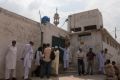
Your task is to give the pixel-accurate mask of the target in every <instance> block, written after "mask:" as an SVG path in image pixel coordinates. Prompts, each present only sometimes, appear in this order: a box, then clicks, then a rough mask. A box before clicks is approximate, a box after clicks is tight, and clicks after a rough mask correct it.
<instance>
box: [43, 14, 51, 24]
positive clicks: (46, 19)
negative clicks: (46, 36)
mask: <svg viewBox="0 0 120 80" xmlns="http://www.w3.org/2000/svg"><path fill="white" fill-rule="evenodd" d="M47 22H50V18H49V17H48V16H44V17H42V24H46V23H47Z"/></svg>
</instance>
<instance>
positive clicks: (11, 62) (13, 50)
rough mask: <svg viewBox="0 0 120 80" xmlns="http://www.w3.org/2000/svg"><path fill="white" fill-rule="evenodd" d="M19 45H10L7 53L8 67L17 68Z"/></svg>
mask: <svg viewBox="0 0 120 80" xmlns="http://www.w3.org/2000/svg"><path fill="white" fill-rule="evenodd" d="M16 59H17V47H13V46H9V47H8V50H7V55H6V68H7V69H16V61H17V60H16Z"/></svg>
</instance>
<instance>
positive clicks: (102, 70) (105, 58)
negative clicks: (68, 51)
mask: <svg viewBox="0 0 120 80" xmlns="http://www.w3.org/2000/svg"><path fill="white" fill-rule="evenodd" d="M95 57H96V59H97V62H98V65H99V69H98V72H99V74H106V76H107V77H108V78H109V77H112V78H113V77H115V76H117V79H108V80H120V79H119V74H120V72H119V68H118V67H117V66H116V62H115V61H113V62H112V63H110V59H111V57H112V55H111V54H110V53H108V49H106V48H105V49H104V50H102V51H101V52H99V53H97V54H95V53H94V52H93V50H92V48H89V52H88V53H87V54H86V55H85V52H83V50H82V49H81V48H79V50H78V52H77V61H78V74H79V75H81V74H82V75H84V74H85V66H87V70H86V73H87V74H91V75H93V72H94V59H95ZM85 58H86V59H87V65H85V62H84V60H85Z"/></svg>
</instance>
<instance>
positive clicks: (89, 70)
mask: <svg viewBox="0 0 120 80" xmlns="http://www.w3.org/2000/svg"><path fill="white" fill-rule="evenodd" d="M95 56H96V55H95V53H93V51H92V48H90V49H89V52H88V53H87V55H86V57H87V62H88V67H87V74H91V75H93V68H94V57H95Z"/></svg>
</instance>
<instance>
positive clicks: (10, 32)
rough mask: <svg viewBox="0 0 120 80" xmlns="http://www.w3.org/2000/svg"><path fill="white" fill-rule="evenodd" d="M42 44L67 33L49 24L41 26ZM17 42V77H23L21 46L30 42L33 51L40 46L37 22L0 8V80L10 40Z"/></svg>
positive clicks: (2, 75) (2, 76)
mask: <svg viewBox="0 0 120 80" xmlns="http://www.w3.org/2000/svg"><path fill="white" fill-rule="evenodd" d="M42 27H43V30H44V41H43V42H44V43H50V44H51V42H52V35H55V36H58V37H59V36H63V37H64V36H66V35H67V32H66V31H64V30H62V29H60V28H57V27H56V26H54V25H52V24H49V25H46V26H42ZM14 39H15V40H16V41H17V47H18V53H17V56H18V58H17V77H22V76H23V64H22V62H21V60H20V58H21V54H22V51H23V46H24V45H25V44H26V43H28V42H29V41H30V40H31V41H33V42H34V43H35V45H34V51H35V50H36V49H37V48H38V47H39V46H40V42H41V32H40V25H39V23H38V22H35V21H32V20H30V19H27V18H25V17H22V16H20V15H17V14H15V13H12V12H9V11H7V10H4V9H1V8H0V79H1V78H4V73H5V72H4V71H5V51H6V48H7V46H8V45H9V44H11V41H12V40H14Z"/></svg>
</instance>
